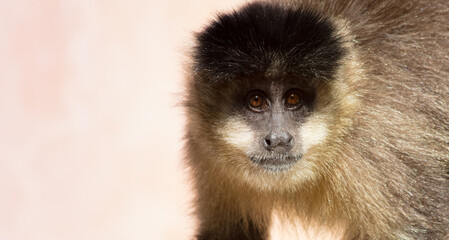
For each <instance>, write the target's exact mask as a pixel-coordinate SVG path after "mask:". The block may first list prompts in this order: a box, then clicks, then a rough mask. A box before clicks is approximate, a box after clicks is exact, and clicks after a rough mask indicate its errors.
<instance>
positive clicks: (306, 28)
mask: <svg viewBox="0 0 449 240" xmlns="http://www.w3.org/2000/svg"><path fill="white" fill-rule="evenodd" d="M342 36H343V35H341V34H339V33H337V32H336V30H335V27H334V25H333V24H332V23H331V21H328V20H327V19H326V18H323V17H321V16H319V15H317V14H316V13H315V12H313V11H307V10H303V9H285V8H283V7H280V6H275V5H270V4H268V3H255V4H251V5H248V6H247V7H245V8H243V9H241V10H240V11H237V12H232V13H230V14H224V15H220V16H219V17H218V19H216V20H215V21H213V22H212V23H211V24H210V25H209V26H208V27H207V28H205V29H204V31H202V32H200V33H199V34H198V35H197V39H196V40H197V44H196V47H195V50H194V54H193V60H194V62H193V68H192V73H193V78H194V81H193V82H192V85H191V86H190V91H191V92H190V96H189V97H188V101H189V102H188V106H189V107H190V108H189V109H190V110H191V113H190V117H191V118H190V120H191V122H192V126H190V127H189V129H190V133H189V134H190V135H191V136H189V139H190V140H192V141H193V142H195V143H197V145H198V149H197V150H195V152H199V153H201V154H203V153H204V155H205V157H204V158H201V159H208V160H207V162H203V163H201V164H197V163H195V164H196V165H201V166H203V168H202V169H201V172H200V173H199V174H203V173H204V172H209V173H210V172H214V171H212V170H216V171H221V172H222V173H223V174H224V175H226V176H231V177H232V176H236V178H238V179H245V181H248V180H249V181H252V182H254V183H255V184H254V186H257V187H261V186H262V187H263V186H267V187H270V186H275V187H277V188H279V186H281V185H282V184H279V182H282V183H283V184H287V183H288V182H289V181H290V182H291V181H293V182H294V183H297V182H298V181H303V180H304V179H310V178H313V176H314V175H320V172H322V171H320V170H318V169H323V168H325V169H332V167H331V166H324V167H323V166H320V164H325V162H326V161H325V159H331V157H329V156H328V154H327V152H329V151H327V152H326V149H328V148H329V145H328V144H327V143H326V141H327V139H328V138H329V137H328V136H330V135H332V134H333V135H336V134H340V133H341V132H343V130H341V129H340V128H337V127H335V126H347V125H348V123H347V122H349V121H347V120H346V119H347V116H348V114H350V113H351V112H352V111H353V109H354V107H353V106H355V105H356V104H354V103H355V102H356V101H354V99H355V97H354V96H353V94H351V93H350V91H352V90H351V89H349V88H348V87H347V84H346V81H349V79H351V78H352V77H349V75H351V76H357V75H358V73H356V72H354V70H353V69H354V67H353V66H355V65H356V63H355V61H353V60H344V59H345V58H347V59H352V57H351V55H350V54H347V51H346V49H347V48H346V47H345V45H344V44H349V42H348V41H346V40H345V41H343V40H342ZM343 42H344V43H343ZM351 81H352V80H351ZM337 122H339V123H337ZM333 131H337V133H333ZM334 142H337V141H334ZM326 145H327V146H326ZM320 146H326V147H322V149H318V148H320ZM320 154H321V155H320ZM329 162H330V161H329ZM298 179H299V180H298ZM276 182H277V183H276ZM263 183H266V184H265V185H264V184H263ZM286 189H288V187H286Z"/></svg>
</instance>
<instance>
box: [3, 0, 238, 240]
mask: <svg viewBox="0 0 449 240" xmlns="http://www.w3.org/2000/svg"><path fill="white" fill-rule="evenodd" d="M241 3H242V1H239V0H234V1H230V0H203V1H192V0H190V1H185V0H170V1H161V0H158V1H148V0H129V1H115V0H108V1H100V0H97V1H93V0H59V1H58V0H41V1H32V0H4V1H0V114H1V118H0V239H1V240H3V239H6V240H10V239H12V240H15V239H38V240H41V239H42V240H44V239H45V240H48V239H50V240H51V239H58V240H59V239H65V240H70V239H73V240H75V239H76V240H79V239H124V240H125V239H126V240H128V239H191V236H192V229H193V226H194V222H193V221H192V219H191V217H190V216H189V200H190V199H191V197H192V195H191V191H190V189H189V179H188V174H187V172H186V171H185V168H184V165H183V163H182V132H183V116H182V111H181V109H180V108H179V107H177V105H179V103H180V102H179V101H180V98H179V93H180V92H181V91H182V81H183V77H182V75H183V68H182V63H183V62H184V60H185V57H184V55H183V51H185V49H188V47H189V46H191V45H192V32H193V31H199V30H201V26H204V24H206V23H207V21H208V19H211V18H212V17H213V16H214V15H215V13H217V11H218V10H229V9H231V6H234V7H235V6H240V5H241Z"/></svg>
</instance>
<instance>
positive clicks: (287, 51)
mask: <svg viewBox="0 0 449 240" xmlns="http://www.w3.org/2000/svg"><path fill="white" fill-rule="evenodd" d="M195 39H196V42H195V46H194V48H193V50H192V52H191V59H192V61H190V63H189V66H188V76H187V80H188V81H187V83H186V84H187V85H186V88H187V89H186V95H185V109H186V115H187V126H186V153H187V157H186V159H187V165H188V166H189V169H190V171H191V174H192V176H193V180H194V181H193V182H194V187H195V190H196V199H195V214H196V216H197V218H198V229H197V230H196V239H199V240H203V239H268V237H269V228H270V224H271V223H272V220H271V218H272V215H273V214H275V213H276V214H277V215H278V216H279V217H280V218H282V219H286V221H291V222H295V221H297V222H301V223H304V224H305V226H306V227H307V226H319V229H323V230H326V229H340V233H341V234H340V235H341V236H342V238H343V239H449V173H448V172H449V1H447V0H297V1H294V0H288V1H257V2H251V3H248V4H246V5H244V6H243V7H242V8H239V9H237V10H235V11H231V12H228V13H221V14H219V15H218V16H217V17H216V19H214V20H212V21H211V22H210V23H209V24H208V25H207V26H205V28H204V29H203V30H202V31H200V32H199V33H197V34H196V35H195Z"/></svg>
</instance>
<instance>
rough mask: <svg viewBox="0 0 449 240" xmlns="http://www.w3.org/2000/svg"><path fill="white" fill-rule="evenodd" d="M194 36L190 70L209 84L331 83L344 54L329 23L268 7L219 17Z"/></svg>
mask: <svg viewBox="0 0 449 240" xmlns="http://www.w3.org/2000/svg"><path fill="white" fill-rule="evenodd" d="M196 37H197V39H196V40H197V43H196V48H195V51H194V61H195V69H194V71H195V73H196V74H201V75H202V76H204V77H205V79H207V81H210V83H211V84H220V83H223V82H226V81H230V80H233V79H235V78H238V77H245V76H254V75H258V74H289V75H293V76H296V75H299V76H303V77H308V78H321V79H330V78H332V75H333V73H334V72H335V70H336V67H337V66H338V64H339V60H340V59H341V58H342V57H343V55H344V53H345V49H344V48H343V46H342V44H341V40H340V39H339V37H338V36H337V35H336V31H335V29H334V27H333V25H332V24H331V23H330V21H329V20H327V19H325V18H323V17H321V16H319V15H318V14H316V13H314V12H313V11H310V10H307V9H287V8H284V7H281V6H278V5H275V4H269V3H251V4H248V5H246V6H245V7H243V8H242V9H240V10H238V11H234V12H232V13H230V14H220V15H218V17H217V19H216V20H215V21H213V22H212V23H211V24H210V25H209V26H208V27H206V29H205V30H204V31H202V32H200V33H198V35H197V36H196Z"/></svg>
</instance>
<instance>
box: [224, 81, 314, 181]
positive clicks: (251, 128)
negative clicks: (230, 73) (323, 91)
mask: <svg viewBox="0 0 449 240" xmlns="http://www.w3.org/2000/svg"><path fill="white" fill-rule="evenodd" d="M260 78H265V79H257V80H253V81H252V80H248V81H245V83H243V84H241V85H239V86H238V87H237V88H235V89H234V90H233V92H234V94H233V95H231V97H230V99H232V100H234V102H232V103H230V105H231V106H232V108H234V109H233V110H232V111H231V112H232V115H231V116H229V117H227V118H226V120H225V121H224V122H225V124H224V125H223V126H224V127H223V128H222V129H220V131H219V135H220V136H223V137H224V141H225V142H226V143H227V144H231V145H232V146H233V147H234V148H237V149H239V150H241V151H242V152H244V153H245V154H246V155H247V158H248V160H249V161H251V162H252V163H253V164H254V165H255V166H257V167H259V168H261V169H264V170H268V171H275V172H277V171H283V170H286V169H289V168H291V167H292V166H294V165H295V164H296V162H298V161H299V160H300V159H301V158H302V155H303V154H304V151H305V148H304V146H306V145H307V139H304V137H303V136H302V135H303V134H302V133H301V126H302V125H303V124H304V122H305V120H306V118H307V117H308V116H309V115H310V113H311V112H312V108H313V103H314V100H315V90H314V88H313V87H312V86H307V85H305V84H299V83H298V82H297V81H294V80H289V79H279V78H277V79H273V80H272V79H270V78H266V77H263V76H261V77H260Z"/></svg>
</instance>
